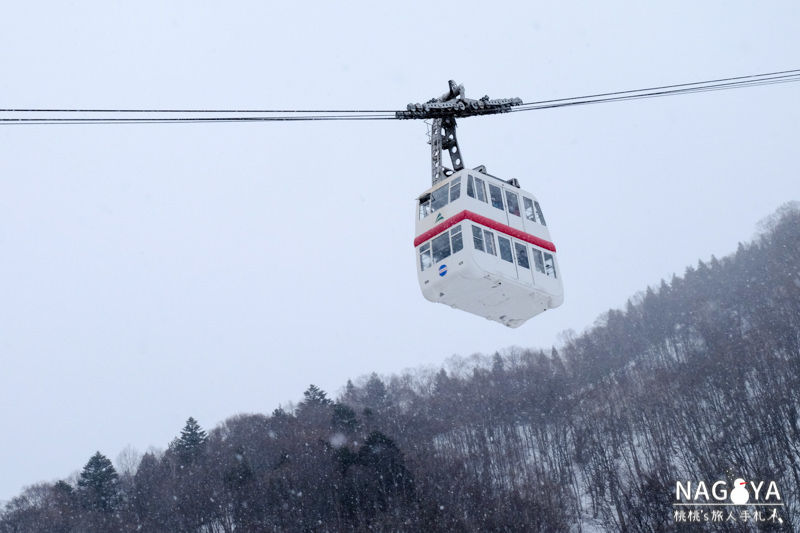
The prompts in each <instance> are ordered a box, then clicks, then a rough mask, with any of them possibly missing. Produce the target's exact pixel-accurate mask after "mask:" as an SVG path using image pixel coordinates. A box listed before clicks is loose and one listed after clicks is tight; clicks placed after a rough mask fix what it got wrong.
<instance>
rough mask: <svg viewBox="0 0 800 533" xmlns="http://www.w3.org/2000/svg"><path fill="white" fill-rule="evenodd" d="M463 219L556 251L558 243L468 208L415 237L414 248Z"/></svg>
mask: <svg viewBox="0 0 800 533" xmlns="http://www.w3.org/2000/svg"><path fill="white" fill-rule="evenodd" d="M463 220H471V221H473V222H476V223H478V224H480V225H482V226H486V227H487V228H491V229H493V230H495V231H497V232H499V233H505V234H506V235H510V236H512V237H514V238H515V239H519V240H521V241H525V242H527V243H529V244H532V245H534V246H538V247H539V248H544V249H545V250H550V251H551V252H555V251H556V245H555V244H553V243H552V242H550V241H546V240H544V239H542V238H540V237H536V236H535V235H531V234H530V233H525V232H524V231H520V230H518V229H516V228H512V227H511V226H508V225H506V224H501V223H500V222H497V221H496V220H492V219H491V218H489V217H485V216H483V215H479V214H478V213H473V212H472V211H467V210H464V211H461V212H460V213H458V214H457V215H455V216H452V217H450V218H448V219H447V220H445V221H444V222H442V223H441V224H437V225H436V226H434V227H432V228H431V229H429V230H428V231H426V232H425V233H423V234H422V235H419V236H418V237H417V238H416V239H414V248H416V247H417V246H419V245H420V244H422V243H423V242H425V241H427V240H430V239H432V238H434V237H436V236H437V235H438V234H440V233H442V232H443V231H447V230H449V229H450V228H452V227H453V226H455V225H456V224H458V223H459V222H461V221H463Z"/></svg>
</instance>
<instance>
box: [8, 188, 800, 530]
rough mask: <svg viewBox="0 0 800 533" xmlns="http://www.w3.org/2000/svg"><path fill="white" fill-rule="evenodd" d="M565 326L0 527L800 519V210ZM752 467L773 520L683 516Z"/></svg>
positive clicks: (84, 492)
mask: <svg viewBox="0 0 800 533" xmlns="http://www.w3.org/2000/svg"><path fill="white" fill-rule="evenodd" d="M566 337H567V338H565V339H564V342H563V344H562V345H560V346H559V347H558V348H553V349H551V350H547V351H542V350H538V349H537V350H532V349H524V348H516V349H507V350H505V351H503V352H502V353H495V354H493V355H473V356H470V357H454V358H451V359H449V360H448V361H447V363H446V364H445V365H444V366H443V367H442V368H441V369H434V370H430V369H420V370H416V371H409V372H407V373H405V374H402V375H392V376H379V375H377V374H371V375H369V376H364V377H362V378H360V379H355V380H354V381H351V382H348V383H347V384H346V386H345V387H344V388H343V392H342V393H341V394H340V395H339V396H338V397H336V398H333V397H330V396H329V394H328V393H327V392H325V391H323V390H321V389H319V388H318V387H316V386H314V385H311V386H309V387H308V389H307V390H306V391H305V392H304V398H303V400H302V401H300V402H299V403H298V404H297V405H296V406H288V407H286V406H285V407H283V408H278V409H275V410H274V411H273V412H272V413H269V414H239V415H236V416H233V417H231V418H229V419H228V420H226V421H225V422H223V423H222V424H220V425H218V426H217V427H214V428H211V429H209V430H207V431H206V430H205V429H203V427H202V426H201V425H200V423H199V422H198V421H196V420H194V419H193V418H189V419H188V420H187V422H186V425H185V427H183V428H182V429H181V428H176V437H175V439H174V440H173V441H172V442H171V443H169V444H168V446H167V448H166V450H165V451H151V452H148V453H145V454H144V455H138V454H135V453H128V454H121V455H120V459H118V460H117V465H116V467H115V466H114V464H113V463H112V462H111V461H110V460H109V459H108V458H107V457H106V456H105V455H104V454H103V453H101V452H99V451H98V452H97V453H96V454H95V455H93V456H92V457H90V458H87V463H86V465H85V466H84V467H83V468H82V470H79V472H78V474H77V475H76V476H75V477H74V478H71V479H65V480H59V481H57V482H52V483H51V482H46V483H37V484H34V485H31V486H29V487H28V488H27V489H25V490H24V491H23V493H22V494H20V495H19V496H17V497H15V498H13V499H12V500H11V501H9V502H6V503H5V504H4V505H3V507H2V509H0V532H2V533H12V532H13V533H23V532H42V531H48V532H53V533H55V532H65V533H66V532H79V531H80V532H116V531H119V532H127V531H145V532H169V533H174V532H234V531H246V532H261V531H265V532H266V531H315V532H316V531H319V532H323V531H547V532H558V531H564V532H567V531H673V530H683V528H684V527H685V528H686V530H691V531H703V530H707V531H762V530H769V531H793V530H795V529H798V528H800V415H798V409H799V408H800V205H798V204H797V203H790V204H786V205H785V206H783V207H782V208H780V209H779V210H778V211H777V212H776V213H775V214H773V215H772V216H770V217H769V218H767V219H765V221H764V222H763V223H762V226H761V227H760V228H759V233H758V235H757V236H756V238H755V239H754V240H753V241H752V242H749V243H747V244H740V246H739V249H738V250H737V251H736V253H735V254H733V255H731V256H729V257H724V258H715V257H712V258H711V259H710V260H709V261H706V262H703V261H700V262H699V263H698V264H697V265H696V266H691V267H688V268H687V269H686V271H685V273H684V275H683V276H675V277H673V278H672V279H671V280H664V281H662V282H661V284H660V285H659V286H657V287H648V288H647V289H646V290H644V291H643V292H641V293H639V294H637V295H635V296H633V297H631V298H630V300H629V301H628V303H627V306H626V308H625V309H617V310H609V311H608V312H607V313H605V314H604V315H603V316H601V317H599V318H598V319H597V321H596V323H595V325H594V327H593V328H591V329H590V330H588V331H586V332H584V333H582V334H573V335H567V336H566ZM188 414H189V413H187V415H188ZM75 466H76V468H80V465H75ZM736 478H744V479H758V480H769V481H774V482H775V485H776V486H777V487H779V490H780V498H781V499H780V503H781V504H783V505H780V506H779V507H777V513H775V514H773V515H772V519H770V515H769V514H768V513H765V512H764V513H762V512H760V511H759V508H755V507H753V508H748V507H741V508H737V509H736V511H735V514H734V513H733V512H730V514H729V511H728V510H727V509H726V511H725V513H724V514H722V519H721V520H715V519H714V515H712V518H709V514H707V513H706V514H703V513H700V514H695V515H692V514H691V513H690V514H684V515H680V514H679V513H678V512H677V511H676V510H675V507H674V505H673V504H674V503H675V501H676V482H677V481H684V482H685V481H687V480H705V482H707V483H709V484H710V483H713V482H715V481H725V482H726V483H727V484H728V486H730V485H731V483H732V482H733V480H734V479H736ZM753 496H754V495H753ZM762 497H763V494H762ZM746 509H749V510H748V511H746ZM731 518H732V519H731Z"/></svg>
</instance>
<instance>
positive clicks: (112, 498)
mask: <svg viewBox="0 0 800 533" xmlns="http://www.w3.org/2000/svg"><path fill="white" fill-rule="evenodd" d="M117 477H118V476H117V471H116V470H115V469H114V465H113V464H111V461H110V460H109V459H108V458H107V457H106V456H105V455H103V454H101V453H100V452H99V451H98V452H97V453H95V454H94V455H93V456H92V457H91V459H89V462H88V463H86V466H84V467H83V471H82V472H81V476H80V479H79V480H78V487H79V488H80V489H81V493H82V496H83V501H84V502H85V505H86V506H87V507H89V508H90V509H96V510H100V511H110V510H111V509H112V508H113V506H114V505H115V504H116V501H117V486H116V482H117Z"/></svg>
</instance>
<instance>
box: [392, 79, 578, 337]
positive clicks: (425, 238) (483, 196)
mask: <svg viewBox="0 0 800 533" xmlns="http://www.w3.org/2000/svg"><path fill="white" fill-rule="evenodd" d="M463 93H464V89H463V86H456V85H455V83H454V82H452V81H451V82H450V92H449V93H447V94H445V95H444V96H442V97H441V98H440V99H438V100H435V101H431V102H428V103H427V104H425V105H424V106H421V105H420V104H411V105H409V106H408V113H418V112H425V113H431V110H433V113H432V115H433V116H431V114H429V115H427V116H428V117H430V118H433V119H434V120H433V125H432V129H431V159H432V175H433V176H432V177H433V179H432V181H433V186H432V187H430V188H429V189H428V190H426V191H425V192H423V193H422V194H421V195H420V196H419V197H418V198H417V203H416V215H417V216H416V224H415V228H416V231H415V239H414V247H415V249H416V256H417V274H418V278H419V284H420V288H421V289H422V294H423V296H425V298H426V299H428V300H430V301H432V302H439V303H443V304H446V305H449V306H451V307H454V308H456V309H461V310H463V311H467V312H469V313H473V314H475V315H479V316H482V317H484V318H487V319H489V320H494V321H497V322H500V323H502V324H504V325H506V326H508V327H511V328H516V327H519V326H521V325H522V324H523V323H524V322H525V321H527V320H528V319H530V318H532V317H534V316H536V315H538V314H540V313H542V312H544V311H546V310H548V309H553V308H555V307H558V306H559V305H561V304H562V303H563V301H564V288H563V285H562V282H561V272H560V270H559V266H558V260H557V257H556V247H555V245H554V244H553V242H552V240H551V238H550V231H549V229H548V227H547V224H546V221H545V218H544V214H543V213H542V209H541V206H540V205H539V202H538V200H537V199H536V197H535V196H534V195H533V194H531V193H529V192H527V191H524V190H522V189H521V188H520V186H519V183H518V182H517V180H515V179H511V180H508V181H504V180H502V179H500V178H498V177H496V176H492V175H491V174H489V173H487V171H486V168H485V167H483V166H479V167H476V168H474V169H466V168H464V166H463V163H462V161H461V155H460V151H459V148H458V142H457V140H456V137H455V126H456V124H455V116H470V114H465V112H466V113H470V111H469V110H470V109H473V110H483V112H480V111H479V112H477V113H472V114H488V113H489V112H495V113H496V112H502V110H503V109H507V108H508V107H509V106H511V105H515V103H516V101H517V99H515V100H489V99H488V98H484V99H482V100H481V101H479V102H480V103H477V104H476V103H475V102H476V101H475V100H467V99H466V98H464V96H463ZM450 109H453V110H455V113H451V114H448V113H449V111H448V110H450ZM436 115H439V116H436ZM403 118H419V117H418V116H405V117H403ZM443 150H447V151H448V153H450V157H451V159H452V162H453V167H454V168H453V169H452V170H451V169H446V168H444V167H443V166H442V165H441V152H442V151H443Z"/></svg>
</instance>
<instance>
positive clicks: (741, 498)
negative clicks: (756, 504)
mask: <svg viewBox="0 0 800 533" xmlns="http://www.w3.org/2000/svg"><path fill="white" fill-rule="evenodd" d="M746 484H747V483H746V482H745V480H743V479H742V478H737V479H736V481H734V482H733V490H732V491H731V501H732V502H733V504H734V505H744V504H746V503H747V501H748V500H749V499H750V493H748V492H747V489H746V488H744V487H745V485H746Z"/></svg>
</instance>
